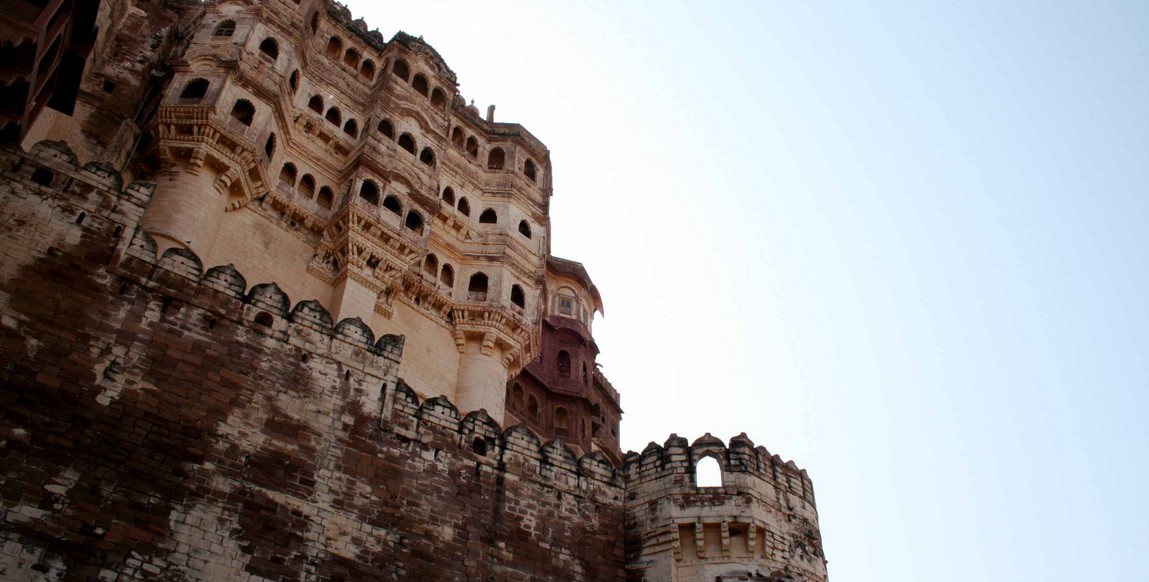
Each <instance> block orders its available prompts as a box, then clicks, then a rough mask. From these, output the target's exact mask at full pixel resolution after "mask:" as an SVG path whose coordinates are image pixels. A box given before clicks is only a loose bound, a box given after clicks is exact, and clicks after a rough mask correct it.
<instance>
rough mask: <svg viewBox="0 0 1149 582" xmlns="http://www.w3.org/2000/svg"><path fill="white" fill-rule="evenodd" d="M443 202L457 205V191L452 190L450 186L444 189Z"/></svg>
mask: <svg viewBox="0 0 1149 582" xmlns="http://www.w3.org/2000/svg"><path fill="white" fill-rule="evenodd" d="M443 202H446V203H447V204H450V205H451V206H454V205H455V191H454V190H452V189H451V187H450V186H447V187H446V188H443Z"/></svg>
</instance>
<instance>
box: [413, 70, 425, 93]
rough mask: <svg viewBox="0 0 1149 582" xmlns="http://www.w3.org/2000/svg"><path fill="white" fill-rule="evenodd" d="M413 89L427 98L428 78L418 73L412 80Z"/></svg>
mask: <svg viewBox="0 0 1149 582" xmlns="http://www.w3.org/2000/svg"><path fill="white" fill-rule="evenodd" d="M411 88H412V89H414V90H416V91H418V92H419V94H420V95H422V96H424V97H426V96H427V77H424V76H423V75H421V74H419V73H416V74H415V76H414V77H413V78H412V79H411Z"/></svg>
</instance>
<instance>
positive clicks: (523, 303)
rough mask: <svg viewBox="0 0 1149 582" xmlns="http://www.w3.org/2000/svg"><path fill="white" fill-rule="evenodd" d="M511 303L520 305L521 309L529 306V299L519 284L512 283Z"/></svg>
mask: <svg viewBox="0 0 1149 582" xmlns="http://www.w3.org/2000/svg"><path fill="white" fill-rule="evenodd" d="M511 303H514V304H515V305H518V306H519V307H520V308H521V309H526V308H527V299H526V296H525V295H524V294H523V288H522V287H519V286H518V285H511Z"/></svg>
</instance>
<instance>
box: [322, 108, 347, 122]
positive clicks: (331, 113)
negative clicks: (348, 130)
mask: <svg viewBox="0 0 1149 582" xmlns="http://www.w3.org/2000/svg"><path fill="white" fill-rule="evenodd" d="M323 119H326V120H327V122H328V123H332V124H334V125H335V127H339V124H341V123H343V114H342V113H340V112H339V108H338V107H332V108H330V109H328V110H327V113H326V114H324V116H323Z"/></svg>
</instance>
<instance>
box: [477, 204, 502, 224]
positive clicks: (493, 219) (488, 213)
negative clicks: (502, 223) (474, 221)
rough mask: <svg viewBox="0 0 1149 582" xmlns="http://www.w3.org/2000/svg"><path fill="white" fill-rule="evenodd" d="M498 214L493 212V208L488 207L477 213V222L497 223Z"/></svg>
mask: <svg viewBox="0 0 1149 582" xmlns="http://www.w3.org/2000/svg"><path fill="white" fill-rule="evenodd" d="M498 223H499V215H498V214H496V213H495V209H494V208H488V209H486V210H484V211H483V213H482V214H480V215H479V224H498Z"/></svg>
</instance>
